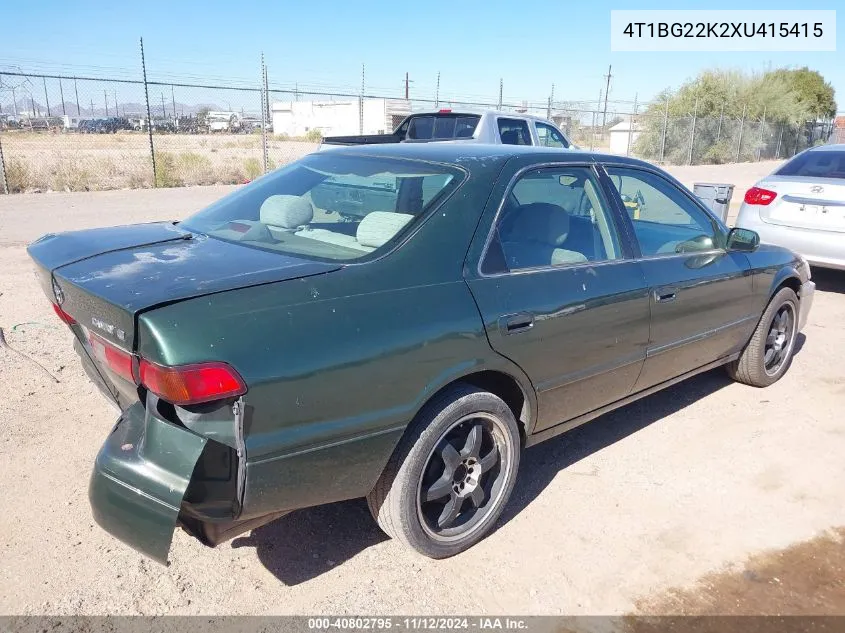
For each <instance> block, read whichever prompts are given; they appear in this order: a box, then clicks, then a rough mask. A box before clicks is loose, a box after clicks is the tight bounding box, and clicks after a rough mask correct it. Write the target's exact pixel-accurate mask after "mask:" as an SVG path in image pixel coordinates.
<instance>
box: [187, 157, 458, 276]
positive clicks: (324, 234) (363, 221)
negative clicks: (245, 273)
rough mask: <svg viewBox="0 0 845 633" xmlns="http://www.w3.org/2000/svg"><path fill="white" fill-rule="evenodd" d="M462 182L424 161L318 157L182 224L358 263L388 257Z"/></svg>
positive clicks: (252, 242)
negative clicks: (370, 257) (384, 254)
mask: <svg viewBox="0 0 845 633" xmlns="http://www.w3.org/2000/svg"><path fill="white" fill-rule="evenodd" d="M460 180H461V172H459V171H458V170H456V169H453V168H450V167H447V166H439V165H432V164H429V163H422V162H419V161H409V160H398V159H388V158H373V157H361V156H342V155H337V154H335V153H334V152H319V153H316V154H311V155H309V156H306V157H305V158H303V159H301V160H299V161H297V162H295V163H292V164H290V165H289V166H287V167H285V168H283V169H280V170H278V171H275V172H273V173H271V174H268V175H267V176H265V177H263V178H260V179H258V180H256V181H255V182H254V183H252V184H250V185H247V186H246V187H244V188H242V189H239V190H238V191H236V192H235V193H233V194H230V195H228V196H226V197H225V198H223V199H221V200H220V201H218V202H216V203H215V204H213V205H211V206H210V207H208V208H206V209H204V210H203V211H200V212H199V213H197V214H195V215H193V216H191V217H190V218H188V219H187V220H185V221H184V222H183V223H182V226H183V227H185V228H187V229H188V230H190V231H194V232H197V233H204V234H206V235H209V236H211V237H214V238H217V239H221V240H225V241H229V242H240V243H242V244H244V245H245V246H251V247H253V248H261V249H264V250H268V251H276V252H279V253H285V254H290V255H300V256H305V257H313V258H316V259H322V260H335V261H352V260H356V259H361V258H364V257H366V256H368V255H370V254H372V253H376V254H378V253H381V252H384V251H386V250H389V249H390V248H391V247H392V245H393V244H395V243H396V242H397V241H398V240H401V238H402V236H403V235H405V234H406V233H407V232H408V231H409V230H410V229H411V227H413V226H414V225H415V224H416V223H417V222H418V221H419V219H420V218H421V217H422V216H424V215H425V213H426V211H427V210H428V208H429V207H430V206H432V205H434V204H437V201H438V200H441V199H442V198H443V196H444V195H446V194H447V193H448V192H450V191H452V190H453V189H454V188H455V187H456V186H458V184H459V183H460Z"/></svg>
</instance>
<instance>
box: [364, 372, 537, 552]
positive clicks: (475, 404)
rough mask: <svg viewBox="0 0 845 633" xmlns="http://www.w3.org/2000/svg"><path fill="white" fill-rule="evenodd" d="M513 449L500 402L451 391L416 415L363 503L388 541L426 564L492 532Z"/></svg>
mask: <svg viewBox="0 0 845 633" xmlns="http://www.w3.org/2000/svg"><path fill="white" fill-rule="evenodd" d="M520 448H521V446H520V437H519V428H518V427H517V423H516V420H515V419H514V415H513V413H512V412H511V410H510V408H509V407H508V406H507V405H506V404H505V403H504V402H503V401H502V400H501V398H498V397H497V396H495V395H493V394H492V393H490V392H487V391H483V390H481V389H477V388H475V387H472V386H470V385H458V386H456V387H454V388H451V389H449V390H448V391H446V392H444V393H443V394H441V395H440V396H439V397H438V398H436V399H435V400H433V401H432V402H431V403H429V404H428V405H427V406H426V407H425V408H424V409H423V410H422V411H421V412H420V413H419V415H417V417H416V418H415V420H414V422H413V423H412V424H411V426H410V427H409V428H408V431H407V432H406V434H405V436H404V437H403V438H402V440H401V441H400V443H399V446H398V447H397V449H396V451H395V453H394V454H393V456H392V457H391V458H390V461H389V462H388V464H387V467H386V468H385V470H384V472H383V473H382V475H381V477H380V478H379V480H378V482H377V483H376V486H375V488H374V489H373V490H372V492H371V493H370V494H369V495H368V496H367V503H368V505H369V507H370V512H371V513H372V515H373V517H374V518H375V519H376V521H377V522H378V524H379V526H380V527H381V528H382V530H384V531H385V532H386V533H387V534H388V535H389V536H391V537H392V538H395V539H397V540H399V541H401V542H403V543H404V544H405V545H407V546H409V547H412V548H413V549H415V550H416V551H418V552H420V553H421V554H424V555H425V556H428V557H430V558H446V557H448V556H453V555H455V554H458V553H460V552H462V551H464V550H466V549H468V548H469V547H471V546H472V545H474V544H475V543H477V542H478V541H479V540H481V539H482V538H483V537H484V536H485V535H486V534H488V533H489V532H490V530H491V529H492V528H493V526H494V525H495V522H496V519H498V518H499V515H500V514H501V512H502V509H503V508H504V506H505V503H506V502H507V500H508V498H509V497H510V494H511V491H512V490H513V486H514V482H515V481H516V473H517V470H518V468H519V457H520Z"/></svg>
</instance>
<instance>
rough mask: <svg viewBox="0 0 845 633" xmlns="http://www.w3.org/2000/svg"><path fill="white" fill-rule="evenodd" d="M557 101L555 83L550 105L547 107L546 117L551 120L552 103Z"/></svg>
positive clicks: (550, 95)
mask: <svg viewBox="0 0 845 633" xmlns="http://www.w3.org/2000/svg"><path fill="white" fill-rule="evenodd" d="M554 101H555V85H554V84H552V92H551V94H549V107H548V108H546V118H547V119H548V120H549V121H551V120H552V104H553V103H554Z"/></svg>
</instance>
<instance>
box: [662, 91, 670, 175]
mask: <svg viewBox="0 0 845 633" xmlns="http://www.w3.org/2000/svg"><path fill="white" fill-rule="evenodd" d="M668 125H669V97H668V96H667V97H666V109H665V110H664V111H663V134H662V136H661V137H660V162H661V163H662V162H663V154H664V153H665V151H666V128H667V127H668Z"/></svg>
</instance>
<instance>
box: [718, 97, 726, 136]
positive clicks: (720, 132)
mask: <svg viewBox="0 0 845 633" xmlns="http://www.w3.org/2000/svg"><path fill="white" fill-rule="evenodd" d="M724 116H725V104H724V102H723V103H722V109H721V110H720V111H719V129H718V130H716V142H717V143H718V142H719V139H721V138H722V119H723V118H724Z"/></svg>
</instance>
